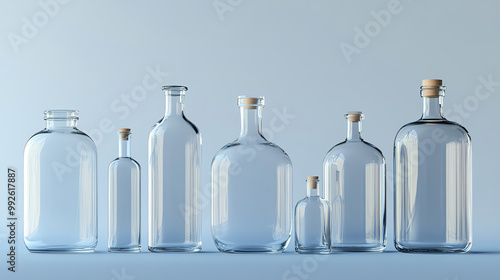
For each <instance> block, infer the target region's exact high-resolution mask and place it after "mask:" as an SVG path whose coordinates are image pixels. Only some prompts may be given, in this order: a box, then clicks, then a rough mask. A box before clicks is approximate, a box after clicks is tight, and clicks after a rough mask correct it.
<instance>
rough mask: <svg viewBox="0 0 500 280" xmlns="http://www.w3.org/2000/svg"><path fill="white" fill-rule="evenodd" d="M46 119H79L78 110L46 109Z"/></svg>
mask: <svg viewBox="0 0 500 280" xmlns="http://www.w3.org/2000/svg"><path fill="white" fill-rule="evenodd" d="M43 113H44V114H45V117H44V120H67V119H73V120H78V119H79V118H78V110H61V109H56V110H45V111H44V112H43Z"/></svg>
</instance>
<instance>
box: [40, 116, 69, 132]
mask: <svg viewBox="0 0 500 280" xmlns="http://www.w3.org/2000/svg"><path fill="white" fill-rule="evenodd" d="M76 122H77V119H76V118H68V119H47V120H46V121H45V127H46V128H47V129H50V130H65V129H75V128H76Z"/></svg>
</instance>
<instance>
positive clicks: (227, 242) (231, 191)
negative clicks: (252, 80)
mask: <svg viewBox="0 0 500 280" xmlns="http://www.w3.org/2000/svg"><path fill="white" fill-rule="evenodd" d="M238 106H239V107H240V115H241V132H240V136H239V137H238V139H236V140H235V141H234V142H232V143H229V144H227V145H225V146H224V147H222V149H221V150H220V151H219V152H217V154H216V155H215V157H214V159H213V161H212V236H213V238H214V241H215V245H216V246H217V248H218V249H219V250H220V251H222V252H229V253H237V252H268V253H276V252H282V251H283V250H284V249H285V248H286V246H287V245H288V241H289V240H290V236H291V230H292V214H293V213H292V163H291V161H290V158H289V157H288V155H287V154H286V153H285V152H284V151H283V150H282V149H281V148H280V147H278V146H277V145H275V144H273V143H271V142H269V141H267V140H266V139H265V138H264V136H263V135H262V107H263V106H264V98H263V97H260V98H247V97H244V96H240V97H238Z"/></svg>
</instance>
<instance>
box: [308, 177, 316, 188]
mask: <svg viewBox="0 0 500 280" xmlns="http://www.w3.org/2000/svg"><path fill="white" fill-rule="evenodd" d="M318 180H319V177H318V176H308V177H307V188H308V189H312V190H315V189H317V188H318Z"/></svg>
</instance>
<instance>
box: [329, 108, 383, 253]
mask: <svg viewBox="0 0 500 280" xmlns="http://www.w3.org/2000/svg"><path fill="white" fill-rule="evenodd" d="M345 117H346V119H347V137H346V140H345V141H344V142H342V143H339V144H337V145H335V146H334V147H333V148H332V149H331V150H330V151H329V152H328V154H327V155H326V156H325V159H324V162H323V168H324V176H325V199H326V200H327V201H328V202H329V203H330V207H331V209H332V210H331V234H332V237H331V244H332V251H370V252H373V251H383V250H384V249H385V247H386V239H387V233H386V213H385V210H386V206H385V158H384V156H383V155H382V152H381V151H380V150H379V149H377V147H375V146H374V145H372V144H370V143H368V142H365V141H364V140H363V138H362V137H361V120H362V119H363V118H364V115H363V114H362V113H361V112H348V113H347V114H346V115H345Z"/></svg>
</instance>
